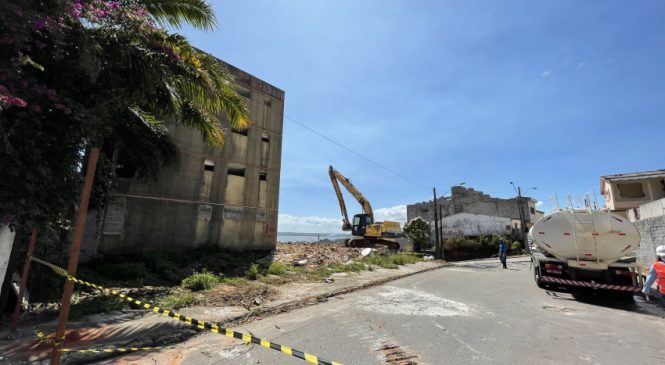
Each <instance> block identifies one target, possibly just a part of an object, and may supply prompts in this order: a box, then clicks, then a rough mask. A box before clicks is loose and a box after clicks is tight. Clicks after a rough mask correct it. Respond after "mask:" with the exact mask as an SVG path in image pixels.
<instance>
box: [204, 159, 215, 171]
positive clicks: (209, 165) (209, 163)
mask: <svg viewBox="0 0 665 365" xmlns="http://www.w3.org/2000/svg"><path fill="white" fill-rule="evenodd" d="M203 170H205V171H215V163H214V162H212V161H210V160H205V162H204V163H203Z"/></svg>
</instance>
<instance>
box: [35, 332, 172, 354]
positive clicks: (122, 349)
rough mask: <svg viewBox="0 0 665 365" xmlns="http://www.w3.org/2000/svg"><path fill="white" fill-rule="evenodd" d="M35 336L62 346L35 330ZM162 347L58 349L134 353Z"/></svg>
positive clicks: (56, 345) (63, 350) (61, 350)
mask: <svg viewBox="0 0 665 365" xmlns="http://www.w3.org/2000/svg"><path fill="white" fill-rule="evenodd" d="M35 334H36V335H37V337H39V339H40V340H42V341H44V342H46V343H49V344H51V345H53V346H54V347H58V346H59V345H60V344H59V343H57V342H55V341H54V340H53V339H49V338H48V336H46V335H45V334H44V332H42V331H40V330H38V329H35ZM160 349H162V347H160V346H149V347H115V348H100V349H69V348H58V351H60V352H78V353H110V352H134V351H152V350H160Z"/></svg>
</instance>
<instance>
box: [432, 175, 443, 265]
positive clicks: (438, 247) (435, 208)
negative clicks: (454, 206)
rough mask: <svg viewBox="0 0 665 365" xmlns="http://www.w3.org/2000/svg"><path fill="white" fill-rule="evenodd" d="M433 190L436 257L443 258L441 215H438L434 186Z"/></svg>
mask: <svg viewBox="0 0 665 365" xmlns="http://www.w3.org/2000/svg"><path fill="white" fill-rule="evenodd" d="M432 192H433V193H434V202H433V203H434V234H435V237H436V239H435V241H434V246H435V247H436V258H437V259H441V242H440V241H439V217H438V215H437V204H436V188H432Z"/></svg>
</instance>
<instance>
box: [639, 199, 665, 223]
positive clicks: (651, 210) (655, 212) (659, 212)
mask: <svg viewBox="0 0 665 365" xmlns="http://www.w3.org/2000/svg"><path fill="white" fill-rule="evenodd" d="M663 215H665V199H660V200H656V201H653V202H651V203H647V204H643V205H640V207H639V219H647V218H653V217H660V216H663Z"/></svg>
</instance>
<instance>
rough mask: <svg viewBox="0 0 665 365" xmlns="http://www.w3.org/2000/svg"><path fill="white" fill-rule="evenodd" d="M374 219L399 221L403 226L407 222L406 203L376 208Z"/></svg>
mask: <svg viewBox="0 0 665 365" xmlns="http://www.w3.org/2000/svg"><path fill="white" fill-rule="evenodd" d="M374 220H376V221H394V222H399V223H400V224H401V225H402V226H403V225H404V223H405V222H406V205H397V206H394V207H391V208H379V209H376V210H375V211H374Z"/></svg>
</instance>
